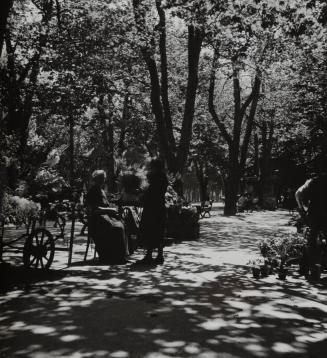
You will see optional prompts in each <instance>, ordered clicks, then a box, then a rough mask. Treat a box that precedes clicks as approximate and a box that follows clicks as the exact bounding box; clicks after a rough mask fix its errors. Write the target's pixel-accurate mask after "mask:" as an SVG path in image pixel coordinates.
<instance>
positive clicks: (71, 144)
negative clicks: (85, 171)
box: [69, 116, 75, 188]
mask: <svg viewBox="0 0 327 358" xmlns="http://www.w3.org/2000/svg"><path fill="white" fill-rule="evenodd" d="M74 125H75V123H74V117H73V116H70V117H69V164H70V168H69V170H70V172H69V177H70V186H71V188H73V187H74V185H75V142H74Z"/></svg>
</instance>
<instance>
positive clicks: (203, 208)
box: [196, 200, 213, 219]
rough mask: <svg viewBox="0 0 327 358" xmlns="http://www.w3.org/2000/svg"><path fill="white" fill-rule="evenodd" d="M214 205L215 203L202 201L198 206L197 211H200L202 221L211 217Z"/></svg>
mask: <svg viewBox="0 0 327 358" xmlns="http://www.w3.org/2000/svg"><path fill="white" fill-rule="evenodd" d="M212 204H213V201H212V200H209V201H202V202H201V205H196V209H197V211H198V214H199V218H200V219H203V218H205V217H208V218H210V217H211V210H212Z"/></svg>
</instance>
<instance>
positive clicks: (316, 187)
mask: <svg viewBox="0 0 327 358" xmlns="http://www.w3.org/2000/svg"><path fill="white" fill-rule="evenodd" d="M295 199H296V202H297V204H298V207H299V209H300V212H301V213H302V214H306V216H307V220H308V223H309V225H310V228H311V229H313V230H320V229H324V228H326V227H327V174H320V175H318V176H316V177H314V178H312V179H309V180H307V181H306V182H305V183H304V184H303V185H302V186H301V187H300V188H299V189H298V190H297V191H296V193H295Z"/></svg>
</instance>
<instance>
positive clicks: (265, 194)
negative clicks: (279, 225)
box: [259, 121, 274, 209]
mask: <svg viewBox="0 0 327 358" xmlns="http://www.w3.org/2000/svg"><path fill="white" fill-rule="evenodd" d="M273 133H274V125H273V122H272V121H271V122H270V123H269V128H268V124H267V122H264V123H263V124H262V126H261V136H262V150H261V158H260V177H259V203H260V205H261V206H262V207H263V208H265V209H271V207H272V204H273V203H272V202H271V200H272V198H273V195H274V193H273V187H272V185H273V183H272V166H271V152H272V143H273Z"/></svg>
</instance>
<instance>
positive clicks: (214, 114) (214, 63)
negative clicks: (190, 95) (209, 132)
mask: <svg viewBox="0 0 327 358" xmlns="http://www.w3.org/2000/svg"><path fill="white" fill-rule="evenodd" d="M218 58H219V52H218V50H215V52H214V57H213V61H212V68H211V74H210V84H209V99H208V105H209V112H210V114H211V117H212V119H213V120H214V122H215V123H216V125H217V126H218V129H219V131H220V133H221V134H222V136H223V138H224V139H225V141H226V142H227V144H228V145H229V146H232V145H233V141H232V138H231V136H230V134H229V133H228V132H227V129H226V127H225V125H224V123H223V122H222V121H221V120H220V118H219V117H218V114H217V112H216V110H215V106H214V93H215V82H216V78H215V76H216V66H217V62H218Z"/></svg>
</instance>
